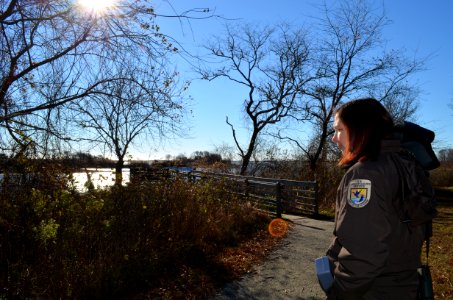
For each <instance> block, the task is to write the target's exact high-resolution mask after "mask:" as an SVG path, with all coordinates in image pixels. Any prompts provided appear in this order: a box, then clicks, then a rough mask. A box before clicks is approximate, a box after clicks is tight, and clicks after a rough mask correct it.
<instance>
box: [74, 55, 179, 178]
mask: <svg viewBox="0 0 453 300" xmlns="http://www.w3.org/2000/svg"><path fill="white" fill-rule="evenodd" d="M142 61H143V59H140V58H134V59H133V60H131V61H128V60H125V61H124V62H122V63H121V64H120V66H112V69H116V70H118V72H119V73H118V74H117V75H116V77H117V78H118V79H116V80H115V81H111V82H106V83H104V84H102V85H101V88H102V90H103V91H106V92H105V93H96V94H92V95H91V96H89V97H86V98H84V99H81V101H78V102H74V106H73V108H74V111H75V112H76V114H75V115H74V116H73V120H74V121H75V122H76V123H77V125H78V126H79V128H82V131H81V133H82V134H83V137H79V138H80V139H81V140H86V141H88V142H91V143H95V144H101V145H102V146H104V147H105V148H107V149H108V150H109V151H110V152H111V153H113V154H114V155H115V156H116V158H117V161H116V170H115V171H116V172H115V173H116V183H117V184H121V181H122V169H123V167H124V162H125V157H126V155H127V154H128V150H129V148H130V146H131V145H132V144H133V143H134V142H135V141H136V140H137V139H138V138H139V137H140V136H145V137H147V138H150V139H151V140H153V139H154V140H155V139H162V138H164V137H170V136H171V135H173V134H178V133H179V132H181V130H180V125H181V124H182V123H183V122H182V118H183V115H184V103H183V100H182V98H181V97H180V96H181V91H182V90H183V89H184V86H183V87H181V88H180V89H177V88H176V87H177V84H176V83H175V82H174V81H175V80H176V79H177V73H175V72H168V70H167V68H166V67H164V66H163V65H161V67H160V68H157V66H156V67H155V68H153V69H150V70H142V69H140V68H139V67H138V66H137V65H140V63H141V62H142ZM145 65H146V64H145ZM144 140H145V139H141V141H144ZM141 146H145V147H146V146H147V143H142V145H141Z"/></svg>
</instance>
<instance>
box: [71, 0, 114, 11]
mask: <svg viewBox="0 0 453 300" xmlns="http://www.w3.org/2000/svg"><path fill="white" fill-rule="evenodd" d="M115 2H116V1H115V0H79V4H80V5H81V6H82V7H84V8H86V9H89V10H92V11H94V12H96V13H102V12H103V11H105V10H106V9H109V8H112V7H113V6H115Z"/></svg>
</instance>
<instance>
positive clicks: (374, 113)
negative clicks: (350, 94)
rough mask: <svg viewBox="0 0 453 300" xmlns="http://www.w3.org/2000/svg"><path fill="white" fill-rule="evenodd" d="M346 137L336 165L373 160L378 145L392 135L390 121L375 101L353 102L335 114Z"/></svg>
mask: <svg viewBox="0 0 453 300" xmlns="http://www.w3.org/2000/svg"><path fill="white" fill-rule="evenodd" d="M336 117H337V118H339V119H340V120H341V121H342V122H343V124H344V126H345V127H346V130H347V132H348V135H349V140H348V141H347V145H346V147H345V150H344V151H343V156H342V157H341V159H340V161H339V165H348V164H352V163H355V162H357V161H359V160H364V159H371V160H374V159H377V157H378V155H379V153H380V146H381V141H382V139H384V138H385V137H387V136H389V135H390V134H391V133H392V131H393V120H392V117H391V116H390V114H389V112H388V111H387V109H385V107H384V106H383V105H382V104H381V103H380V102H379V101H378V100H376V99H373V98H363V99H356V100H352V101H350V102H347V103H345V104H343V105H342V106H341V107H339V108H338V110H337V111H336Z"/></svg>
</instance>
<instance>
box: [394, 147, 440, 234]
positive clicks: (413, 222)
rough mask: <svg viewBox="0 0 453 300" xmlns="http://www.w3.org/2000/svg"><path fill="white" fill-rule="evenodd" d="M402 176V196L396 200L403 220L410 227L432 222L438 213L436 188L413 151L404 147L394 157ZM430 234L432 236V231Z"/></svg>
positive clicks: (397, 208)
mask: <svg viewBox="0 0 453 300" xmlns="http://www.w3.org/2000/svg"><path fill="white" fill-rule="evenodd" d="M393 161H394V163H395V166H396V169H397V171H398V173H399V177H400V181H401V183H400V197H399V201H397V202H395V206H396V210H397V212H398V214H399V218H400V220H401V222H403V223H407V224H408V226H409V228H411V227H414V226H419V225H422V224H425V223H430V222H431V220H432V219H433V218H434V217H435V216H436V215H437V210H436V204H437V202H436V198H435V194H434V188H433V187H432V185H431V181H430V179H429V173H428V172H427V170H425V169H424V168H423V166H422V165H421V164H420V163H419V162H418V161H417V160H416V158H415V157H414V156H413V154H412V153H410V152H409V151H407V150H406V149H402V150H401V151H400V152H399V153H398V154H396V155H395V156H394V157H393ZM427 233H429V236H431V232H427Z"/></svg>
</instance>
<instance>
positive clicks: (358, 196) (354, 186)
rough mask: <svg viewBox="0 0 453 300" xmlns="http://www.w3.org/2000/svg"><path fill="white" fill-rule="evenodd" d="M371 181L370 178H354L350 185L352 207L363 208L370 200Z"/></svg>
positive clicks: (349, 199)
mask: <svg viewBox="0 0 453 300" xmlns="http://www.w3.org/2000/svg"><path fill="white" fill-rule="evenodd" d="M370 197H371V181H370V180H368V179H353V180H351V181H350V182H349V186H348V203H349V205H351V206H352V207H355V208H362V207H365V206H366V205H367V204H368V202H370Z"/></svg>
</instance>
